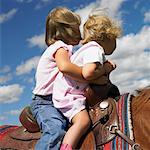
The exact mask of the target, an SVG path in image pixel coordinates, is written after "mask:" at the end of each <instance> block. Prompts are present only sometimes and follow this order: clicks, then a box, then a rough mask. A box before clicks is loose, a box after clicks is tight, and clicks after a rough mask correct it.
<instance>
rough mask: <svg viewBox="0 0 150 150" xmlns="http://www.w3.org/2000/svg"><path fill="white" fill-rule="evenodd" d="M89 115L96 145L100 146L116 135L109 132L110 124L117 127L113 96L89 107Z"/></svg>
mask: <svg viewBox="0 0 150 150" xmlns="http://www.w3.org/2000/svg"><path fill="white" fill-rule="evenodd" d="M89 115H90V118H91V120H92V128H91V130H92V131H93V134H94V137H95V141H96V145H97V146H102V145H103V144H105V143H108V142H109V141H111V140H112V139H113V138H115V137H116V134H112V133H111V132H110V130H111V127H112V126H115V127H118V128H119V120H118V115H117V109H116V102H115V100H114V99H113V98H108V99H107V100H104V101H102V102H99V103H97V104H96V105H94V106H92V107H90V108H89Z"/></svg>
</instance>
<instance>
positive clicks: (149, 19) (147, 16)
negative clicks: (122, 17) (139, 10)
mask: <svg viewBox="0 0 150 150" xmlns="http://www.w3.org/2000/svg"><path fill="white" fill-rule="evenodd" d="M144 22H146V23H149V22H150V10H149V11H148V12H146V13H145V14H144Z"/></svg>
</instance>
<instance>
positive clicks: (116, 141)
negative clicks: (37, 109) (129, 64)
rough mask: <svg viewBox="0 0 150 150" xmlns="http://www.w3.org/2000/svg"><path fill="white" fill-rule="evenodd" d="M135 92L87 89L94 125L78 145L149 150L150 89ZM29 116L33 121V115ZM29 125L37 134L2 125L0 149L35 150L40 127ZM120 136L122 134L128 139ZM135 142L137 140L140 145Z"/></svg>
mask: <svg viewBox="0 0 150 150" xmlns="http://www.w3.org/2000/svg"><path fill="white" fill-rule="evenodd" d="M99 89H101V90H99ZM110 89H111V90H110ZM136 92H137V93H136V94H137V95H135V94H134V95H133V94H130V93H127V94H123V95H121V96H120V97H116V96H118V91H117V89H116V87H115V86H113V87H112V86H111V87H109V88H108V87H107V88H102V87H99V86H98V87H97V86H91V88H90V89H87V92H86V96H87V102H88V110H89V114H90V117H91V120H92V126H91V128H90V130H89V132H88V133H87V134H86V135H85V137H83V139H82V140H81V141H80V144H79V148H80V149H82V150H87V149H88V150H95V149H97V150H111V149H112V150H116V149H118V150H128V149H131V147H132V149H143V150H149V149H150V138H149V135H150V126H149V124H150V119H149V114H150V88H144V89H142V90H138V91H136ZM106 93H107V94H106ZM106 95H107V96H106ZM107 97H112V98H107ZM114 97H115V98H114ZM28 119H30V121H31V120H32V119H33V118H32V117H31V118H28ZM121 121H122V122H121ZM28 125H29V124H28ZM32 125H33V124H32ZM30 127H31V126H30ZM30 127H29V126H28V130H32V131H33V132H34V133H31V132H28V131H27V130H26V129H25V128H24V127H23V126H8V125H7V126H2V127H0V150H31V149H34V145H35V143H36V141H37V140H38V139H39V138H40V135H41V133H40V132H36V131H37V130H38V126H35V125H34V127H35V128H34V129H35V130H33V128H32V129H31V128H30ZM120 130H121V131H120ZM122 132H124V133H125V134H126V135H127V136H128V137H129V138H130V139H129V138H127V137H126V136H125V135H123V134H122ZM120 137H123V138H124V139H125V141H124V140H122V138H120ZM133 140H134V141H133ZM128 143H129V144H131V146H129V144H128ZM135 143H138V144H139V145H140V147H139V145H138V144H135Z"/></svg>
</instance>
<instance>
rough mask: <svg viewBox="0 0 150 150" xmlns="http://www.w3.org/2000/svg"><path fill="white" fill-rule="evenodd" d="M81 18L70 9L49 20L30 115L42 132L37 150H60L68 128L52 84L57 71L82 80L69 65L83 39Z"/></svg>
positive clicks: (78, 71)
mask: <svg viewBox="0 0 150 150" xmlns="http://www.w3.org/2000/svg"><path fill="white" fill-rule="evenodd" d="M79 26H80V17H79V16H78V15H77V14H75V13H73V12H72V11H70V10H68V9H67V8H56V9H54V10H52V11H51V12H50V13H49V14H48V16H47V20H46V35H45V42H46V44H47V46H48V48H47V49H46V50H45V51H44V53H43V54H42V56H41V58H40V61H39V63H38V66H37V71H36V86H35V88H34V90H33V94H34V95H33V101H32V103H31V111H32V113H33V116H34V117H35V119H36V120H37V122H38V124H39V127H40V129H41V132H42V136H41V138H40V139H39V140H38V142H37V144H36V146H35V150H46V149H47V150H48V149H50V150H59V148H60V144H61V140H62V138H63V136H64V134H65V128H66V126H67V124H66V119H65V118H64V116H63V115H62V113H61V112H60V111H59V110H58V109H57V108H55V107H54V106H53V102H52V92H53V82H54V80H55V77H56V75H57V74H58V71H61V72H62V73H63V74H65V75H68V76H69V77H71V78H73V79H78V80H83V77H82V75H81V71H82V69H81V68H80V67H78V66H77V65H74V64H72V63H71V62H70V59H69V58H70V56H71V52H72V45H77V44H78V43H79V41H80V39H81V35H80V30H79Z"/></svg>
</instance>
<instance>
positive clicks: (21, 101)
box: [0, 0, 150, 125]
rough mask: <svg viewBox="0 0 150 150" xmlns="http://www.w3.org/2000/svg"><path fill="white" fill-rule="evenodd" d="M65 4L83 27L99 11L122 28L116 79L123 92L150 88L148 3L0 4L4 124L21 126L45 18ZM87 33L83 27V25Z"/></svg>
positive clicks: (20, 0)
mask: <svg viewBox="0 0 150 150" xmlns="http://www.w3.org/2000/svg"><path fill="white" fill-rule="evenodd" d="M58 6H65V7H68V8H70V9H71V10H73V11H75V12H76V13H78V14H79V15H80V16H81V18H82V24H83V23H84V22H85V21H86V18H87V17H88V15H89V13H90V12H91V10H92V9H94V8H107V13H108V15H110V16H111V17H112V18H114V19H116V21H118V23H120V24H121V26H122V28H123V35H122V37H121V38H119V39H118V40H117V49H116V51H115V52H114V54H113V55H112V56H110V57H108V58H109V59H111V60H113V61H114V62H115V63H116V64H117V69H116V70H115V71H114V72H113V73H112V74H111V80H112V82H113V83H115V84H116V85H118V87H119V89H120V91H121V93H124V92H130V91H133V90H135V89H138V88H143V87H145V86H148V85H150V38H149V37H150V4H148V1H147V0H136V1H133V0H0V125H2V124H19V119H18V116H19V114H20V111H21V110H22V109H23V108H24V107H25V106H26V105H29V104H30V102H31V97H32V89H33V88H34V84H35V83H34V74H35V69H36V66H37V63H38V60H39V58H40V55H41V54H42V52H43V51H44V49H45V47H46V46H45V43H44V31H45V18H46V16H47V14H48V12H49V11H50V10H51V9H53V8H55V7H58ZM81 32H82V26H81Z"/></svg>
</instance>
